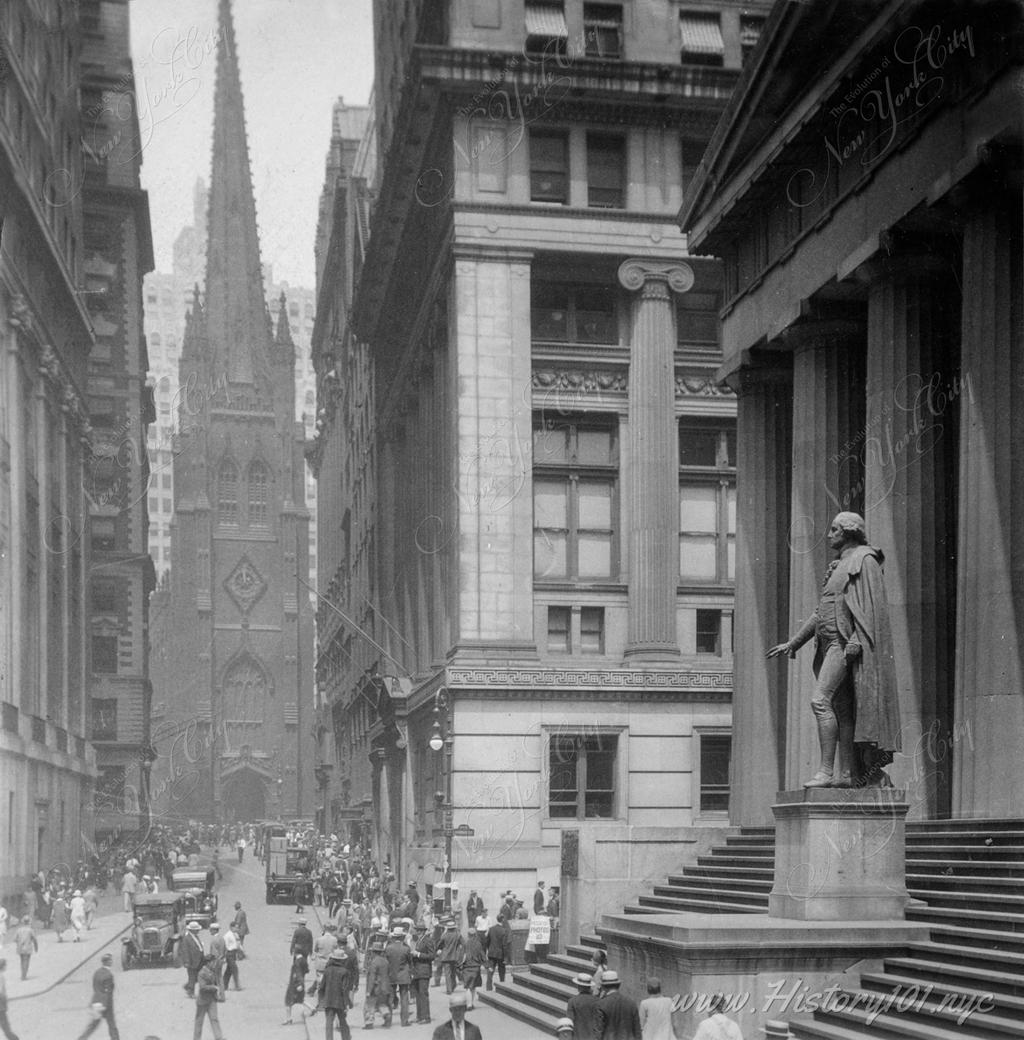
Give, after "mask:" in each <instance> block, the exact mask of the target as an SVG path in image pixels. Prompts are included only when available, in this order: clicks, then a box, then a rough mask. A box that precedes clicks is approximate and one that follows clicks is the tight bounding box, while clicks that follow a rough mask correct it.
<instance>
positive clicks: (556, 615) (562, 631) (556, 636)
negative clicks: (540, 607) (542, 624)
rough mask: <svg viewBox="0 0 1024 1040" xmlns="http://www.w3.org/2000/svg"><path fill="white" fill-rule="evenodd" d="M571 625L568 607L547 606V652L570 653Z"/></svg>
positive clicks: (570, 611) (570, 614) (570, 613)
mask: <svg viewBox="0 0 1024 1040" xmlns="http://www.w3.org/2000/svg"><path fill="white" fill-rule="evenodd" d="M571 627H572V610H571V608H570V607H548V653H550V654H568V653H571V651H572V637H571V635H570V630H571Z"/></svg>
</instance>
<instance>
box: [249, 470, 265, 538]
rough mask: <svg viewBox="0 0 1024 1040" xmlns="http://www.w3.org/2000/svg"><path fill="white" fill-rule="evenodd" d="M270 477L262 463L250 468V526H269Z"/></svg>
mask: <svg viewBox="0 0 1024 1040" xmlns="http://www.w3.org/2000/svg"><path fill="white" fill-rule="evenodd" d="M269 483H270V477H269V474H268V472H267V467H266V466H265V465H264V464H263V463H262V462H254V463H253V464H252V465H251V466H250V467H249V480H248V485H249V526H250V527H266V526H267V525H268V522H269V521H268V513H267V491H268V485H269Z"/></svg>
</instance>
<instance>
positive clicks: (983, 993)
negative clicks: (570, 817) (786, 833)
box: [478, 820, 1024, 1040]
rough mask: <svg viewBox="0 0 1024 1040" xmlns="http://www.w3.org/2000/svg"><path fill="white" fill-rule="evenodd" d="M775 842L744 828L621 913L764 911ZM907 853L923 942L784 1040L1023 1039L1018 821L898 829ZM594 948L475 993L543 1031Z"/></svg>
mask: <svg viewBox="0 0 1024 1040" xmlns="http://www.w3.org/2000/svg"><path fill="white" fill-rule="evenodd" d="M774 840H775V839H774V831H773V830H772V829H771V828H744V830H743V831H742V832H741V833H740V834H738V835H736V836H734V837H728V838H726V840H725V844H724V845H721V846H717V847H715V848H713V849H712V850H711V852H710V854H709V855H707V856H701V857H699V858H698V860H697V863H696V864H695V865H694V866H691V867H685V868H683V871H682V873H681V874H678V875H672V876H670V877H669V878H668V879H667V882H666V884H664V885H656V886H655V887H654V888H653V890H652V891H651V893H650V894H645V895H641V896H640V897H639V898H638V899H637V900H636V902H635V903H633V904H631V905H629V906H626V907H624V908H623V909H624V912H625V913H627V914H644V913H671V912H672V911H694V912H698V913H705V914H707V913H730V914H732V913H752V914H757V913H766V912H767V909H768V893H769V891H770V890H771V887H772V877H773V872H774V855H775V849H774ZM906 853H907V857H906V858H907V888H908V890H909V891H910V894H911V895H912V896H913V897H914V898H915V899H917V900H921V901H922V905H917V906H911V907H909V908H908V909H907V912H906V916H907V919H908V920H911V921H923V922H927V923H928V924H929V925H930V926H931V932H930V938H929V939H928V940H927V941H922V942H915V943H911V944H909V946H908V947H907V948H906V950H905V951H904V950H901V951H900V954H901V955H900V956H898V957H888V958H886V959H885V961H884V963H883V967H882V970H880V971H878V972H864V973H862V975H861V977H860V986H859V988H857V989H851V990H849V991H841V996H840V997H838V998H836V1000H835V1001H834V1006H833V1007H830V1008H829V1009H827V1010H824V1011H817V1012H815V1013H814V1015H813V1017H812V1018H805V1019H804V1020H802V1021H801V1020H794V1021H791V1022H790V1029H791V1031H792V1033H793V1036H794V1037H796V1038H797V1040H855V1038H856V1040H863V1038H864V1037H878V1038H884V1040H975V1038H976V1040H1006V1038H1009V1037H1015V1038H1020V1037H1024V820H940V821H929V822H921V823H917V822H913V823H908V824H907V830H906ZM595 948H602V943H601V940H600V939H599V938H598V937H597V936H583V937H582V938H581V940H580V942H579V943H577V944H574V945H570V946H568V947H567V948H566V950H565V952H564V953H561V954H557V955H552V956H550V957H549V958H548V961H547V963H546V964H537V965H533V966H532V967H531V968H530V969H529V970H528V971H525V972H520V973H518V974H516V975H515V976H514V977H513V981H512V982H506V983H496V984H495V985H496V989H495V990H494V991H493V992H490V993H485V992H483V991H480V992H478V996H479V998H480V999H481V1000H482V1001H483V1002H485V1003H487V1004H490V1005H492V1006H494V1007H497V1008H500V1009H501V1010H503V1011H506V1012H507V1013H509V1014H511V1015H514V1016H515V1017H517V1018H519V1019H522V1020H524V1021H527V1022H530V1023H531V1024H533V1025H536V1026H537V1027H538V1028H541V1029H546V1030H547V1031H548V1032H549V1033H550V1032H552V1031H553V1029H554V1023H555V1021H556V1019H558V1018H559V1017H561V1016H562V1015H563V1014H564V1013H565V1005H566V1001H567V1000H568V999H569V997H570V996H572V995H573V994H574V993H575V992H576V988H575V986H573V984H572V978H573V976H574V975H575V974H576V973H577V972H579V971H588V970H589V964H590V958H591V956H592V954H593V951H594V949H595ZM614 966H615V965H612V967H614ZM842 994H845V996H843V995H842ZM844 1003H845V1006H841V1005H843V1004H844ZM774 1017H785V1016H784V1015H781V1014H779V1015H775V1016H774Z"/></svg>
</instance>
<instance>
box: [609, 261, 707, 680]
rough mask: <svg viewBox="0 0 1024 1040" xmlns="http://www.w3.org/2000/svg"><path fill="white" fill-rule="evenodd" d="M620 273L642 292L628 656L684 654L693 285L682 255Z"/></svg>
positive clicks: (632, 400) (633, 346)
mask: <svg viewBox="0 0 1024 1040" xmlns="http://www.w3.org/2000/svg"><path fill="white" fill-rule="evenodd" d="M619 281H620V282H621V284H622V285H623V286H624V287H625V288H626V289H629V290H630V291H632V292H634V293H636V296H635V297H634V299H633V327H632V336H631V340H630V362H629V461H630V466H629V472H628V474H627V480H626V482H625V483H626V486H627V489H628V492H627V494H628V498H627V501H628V507H627V517H628V520H627V525H628V532H629V568H630V572H629V573H630V577H629V637H628V642H627V644H626V656H627V657H630V658H633V659H647V660H655V661H656V660H670V659H672V658H673V657H678V656H679V641H678V638H677V636H676V586H677V584H678V581H679V434H678V430H677V428H676V418H675V378H674V377H675V369H674V363H673V352H674V350H675V339H676V337H675V319H674V315H673V310H674V306H673V301H672V293H673V292H677V293H684V292H687V291H688V290H689V289H690V288H691V286H692V285H693V271H692V270H691V269H690V267H689V266H687V265H686V264H682V263H656V262H652V261H648V260H627V261H625V263H623V264H622V265H621V266H620V267H619Z"/></svg>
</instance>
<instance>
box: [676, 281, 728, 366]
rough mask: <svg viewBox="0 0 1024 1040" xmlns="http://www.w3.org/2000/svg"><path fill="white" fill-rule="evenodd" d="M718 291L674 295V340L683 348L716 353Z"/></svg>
mask: <svg viewBox="0 0 1024 1040" xmlns="http://www.w3.org/2000/svg"><path fill="white" fill-rule="evenodd" d="M718 305H719V297H718V293H714V292H688V293H683V295H681V296H677V297H676V342H677V344H678V345H679V346H680V347H681V348H683V349H684V350H694V351H701V352H711V353H717V351H718V327H719V323H718Z"/></svg>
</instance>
